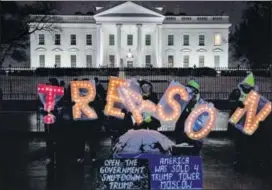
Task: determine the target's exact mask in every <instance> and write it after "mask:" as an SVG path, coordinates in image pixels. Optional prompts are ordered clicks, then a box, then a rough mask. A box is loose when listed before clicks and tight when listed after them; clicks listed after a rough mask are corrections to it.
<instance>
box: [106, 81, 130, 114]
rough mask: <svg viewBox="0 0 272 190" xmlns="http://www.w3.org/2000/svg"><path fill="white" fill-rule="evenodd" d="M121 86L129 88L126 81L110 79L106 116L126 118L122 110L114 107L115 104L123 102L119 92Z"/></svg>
mask: <svg viewBox="0 0 272 190" xmlns="http://www.w3.org/2000/svg"><path fill="white" fill-rule="evenodd" d="M119 86H128V83H127V82H126V81H125V79H121V78H118V77H110V80H109V87H108V92H107V98H106V99H107V104H106V106H105V114H106V115H108V116H113V117H117V118H124V116H125V115H124V113H122V112H121V109H119V108H116V107H114V104H115V103H122V100H121V99H120V97H119V95H118V92H117V88H118V87H119Z"/></svg>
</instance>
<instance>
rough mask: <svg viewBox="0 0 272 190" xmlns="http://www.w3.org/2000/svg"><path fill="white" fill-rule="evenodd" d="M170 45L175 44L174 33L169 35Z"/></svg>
mask: <svg viewBox="0 0 272 190" xmlns="http://www.w3.org/2000/svg"><path fill="white" fill-rule="evenodd" d="M168 45H169V46H173V45H174V35H168Z"/></svg>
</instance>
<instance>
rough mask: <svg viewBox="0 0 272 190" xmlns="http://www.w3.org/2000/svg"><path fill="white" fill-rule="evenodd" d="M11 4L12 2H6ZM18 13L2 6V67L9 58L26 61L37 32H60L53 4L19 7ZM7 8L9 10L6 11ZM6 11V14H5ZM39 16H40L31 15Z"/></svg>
mask: <svg viewBox="0 0 272 190" xmlns="http://www.w3.org/2000/svg"><path fill="white" fill-rule="evenodd" d="M5 3H10V2H5ZM14 3H15V2H13V3H12V5H13V6H12V7H13V8H14V6H17V12H12V11H10V10H9V7H11V5H7V4H6V5H5V6H4V7H3V6H2V7H1V9H2V10H3V11H1V12H3V14H2V13H1V21H2V22H1V25H2V27H0V28H1V33H2V35H1V41H0V42H1V43H0V67H1V66H2V65H3V63H4V61H5V59H6V58H7V57H11V58H12V59H15V60H17V61H23V60H26V52H25V49H26V48H27V47H28V45H29V37H30V35H31V34H32V33H35V32H36V31H45V32H49V33H51V34H53V33H54V32H56V31H60V30H61V28H60V27H59V26H58V24H57V23H58V21H59V20H60V18H58V17H57V16H54V15H53V14H54V12H53V10H54V9H53V8H52V4H51V3H47V2H38V3H36V4H35V5H31V6H24V7H22V8H21V7H19V6H18V5H16V3H15V4H14ZM5 8H7V9H5ZM4 11H5V12H4ZM31 14H39V15H31Z"/></svg>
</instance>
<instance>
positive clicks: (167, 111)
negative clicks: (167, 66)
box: [157, 81, 189, 122]
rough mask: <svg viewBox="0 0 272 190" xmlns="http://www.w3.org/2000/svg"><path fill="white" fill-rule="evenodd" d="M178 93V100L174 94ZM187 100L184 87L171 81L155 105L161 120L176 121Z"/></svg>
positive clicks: (187, 95)
mask: <svg viewBox="0 0 272 190" xmlns="http://www.w3.org/2000/svg"><path fill="white" fill-rule="evenodd" d="M176 95H179V96H180V98H181V99H180V100H176V99H175V96H176ZM188 101H189V94H188V93H187V91H186V89H185V87H184V86H183V85H181V84H176V82H174V81H172V82H171V84H170V85H169V87H168V89H167V90H166V92H165V94H164V95H163V97H162V99H161V100H160V102H159V104H158V106H157V114H158V116H159V118H160V120H161V121H164V122H170V121H176V120H177V119H178V118H179V116H180V114H181V113H182V111H183V110H184V108H185V107H186V105H187V104H188Z"/></svg>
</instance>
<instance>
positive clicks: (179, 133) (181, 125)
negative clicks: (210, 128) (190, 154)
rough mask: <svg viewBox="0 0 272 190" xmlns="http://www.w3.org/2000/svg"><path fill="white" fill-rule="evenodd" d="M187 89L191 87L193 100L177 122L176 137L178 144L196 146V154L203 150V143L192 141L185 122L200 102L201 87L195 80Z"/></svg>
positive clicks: (189, 83)
mask: <svg viewBox="0 0 272 190" xmlns="http://www.w3.org/2000/svg"><path fill="white" fill-rule="evenodd" d="M187 87H189V88H190V89H191V90H192V92H191V95H192V99H191V100H190V102H189V103H188V104H187V106H186V108H185V109H184V111H183V112H182V114H181V115H180V117H179V119H178V120H177V122H176V125H175V135H176V144H182V143H187V144H189V145H193V146H194V150H195V151H194V152H199V151H200V150H201V148H202V142H201V141H197V140H192V139H190V138H189V137H188V136H187V135H186V133H185V131H184V129H185V121H186V119H187V118H188V116H189V115H190V113H191V112H192V111H193V109H194V108H195V106H196V104H197V103H198V101H199V100H200V86H199V84H198V83H197V82H196V81H195V80H190V81H189V82H188V84H187Z"/></svg>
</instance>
